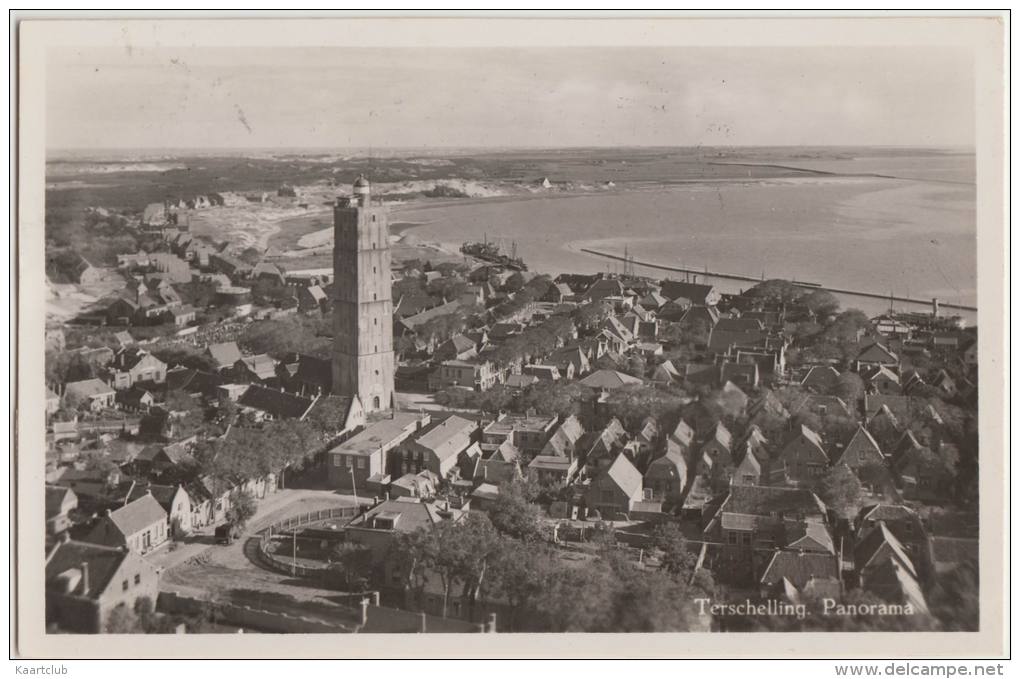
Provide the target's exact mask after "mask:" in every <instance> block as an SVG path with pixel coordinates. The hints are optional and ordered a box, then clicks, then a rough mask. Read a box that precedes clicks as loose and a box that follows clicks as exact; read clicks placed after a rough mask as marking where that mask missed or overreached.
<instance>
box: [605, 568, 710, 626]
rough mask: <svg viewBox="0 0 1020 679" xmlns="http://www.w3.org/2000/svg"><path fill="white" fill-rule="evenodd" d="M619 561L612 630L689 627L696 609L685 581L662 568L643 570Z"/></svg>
mask: <svg viewBox="0 0 1020 679" xmlns="http://www.w3.org/2000/svg"><path fill="white" fill-rule="evenodd" d="M617 563H618V564H619V565H618V566H617V567H616V570H617V573H616V582H617V586H616V591H615V592H614V594H615V596H614V597H613V621H612V624H611V627H610V630H611V631H614V632H687V631H689V630H690V627H691V625H690V622H691V620H692V619H693V617H694V613H695V610H694V605H693V601H692V598H691V597H690V595H689V590H688V587H687V586H686V584H685V583H682V582H681V581H679V580H678V579H676V578H674V577H670V576H669V575H667V574H666V573H663V572H662V571H647V570H640V569H638V568H636V567H635V566H634V565H633V564H631V563H627V562H623V561H622V560H621V561H618V562H617ZM610 630H605V631H610Z"/></svg>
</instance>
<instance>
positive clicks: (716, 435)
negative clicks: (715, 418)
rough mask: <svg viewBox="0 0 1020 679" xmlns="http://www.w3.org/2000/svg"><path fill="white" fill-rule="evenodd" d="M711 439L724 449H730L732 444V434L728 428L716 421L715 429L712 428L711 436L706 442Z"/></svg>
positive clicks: (709, 441)
mask: <svg viewBox="0 0 1020 679" xmlns="http://www.w3.org/2000/svg"><path fill="white" fill-rule="evenodd" d="M712 441H716V442H718V443H719V444H720V445H722V446H723V447H724V448H725V449H726V450H730V449H731V447H732V445H733V435H732V434H731V433H730V430H729V429H727V428H726V425H725V424H723V423H722V422H717V423H716V425H715V430H713V432H712V436H711V438H709V440H708V441H706V444H708V443H711V442H712Z"/></svg>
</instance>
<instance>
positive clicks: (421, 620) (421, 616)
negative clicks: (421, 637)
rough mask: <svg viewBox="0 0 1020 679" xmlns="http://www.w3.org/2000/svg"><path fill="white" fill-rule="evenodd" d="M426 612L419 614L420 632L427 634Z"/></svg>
mask: <svg viewBox="0 0 1020 679" xmlns="http://www.w3.org/2000/svg"><path fill="white" fill-rule="evenodd" d="M425 631H426V629H425V611H422V612H420V613H419V614H418V632H420V633H421V634H425Z"/></svg>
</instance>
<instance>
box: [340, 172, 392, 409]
mask: <svg viewBox="0 0 1020 679" xmlns="http://www.w3.org/2000/svg"><path fill="white" fill-rule="evenodd" d="M333 281H334V296H333V332H334V340H333V391H334V392H335V393H337V394H341V395H357V396H358V399H359V400H360V401H361V404H362V407H363V408H364V409H365V412H375V411H379V410H385V409H388V408H391V407H392V406H393V372H394V365H393V361H394V359H393V302H392V299H391V287H392V286H391V281H390V230H389V224H388V210H387V209H386V207H384V206H383V205H380V204H376V203H373V201H372V194H371V186H370V184H369V182H368V180H367V179H365V177H364V176H360V177H358V178H357V180H355V182H354V196H353V197H352V198H338V199H337V202H336V206H335V207H334V208H333Z"/></svg>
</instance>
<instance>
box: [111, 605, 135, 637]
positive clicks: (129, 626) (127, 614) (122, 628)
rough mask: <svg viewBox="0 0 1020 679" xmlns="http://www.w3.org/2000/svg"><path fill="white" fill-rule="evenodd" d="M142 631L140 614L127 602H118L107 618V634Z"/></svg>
mask: <svg viewBox="0 0 1020 679" xmlns="http://www.w3.org/2000/svg"><path fill="white" fill-rule="evenodd" d="M142 632H143V630H142V626H141V624H140V623H139V621H138V616H137V615H135V612H134V611H132V610H131V609H130V608H129V607H128V606H127V604H125V603H120V604H117V606H116V607H115V608H114V609H113V610H111V611H110V614H109V615H108V616H107V618H106V633H107V634H141V633H142Z"/></svg>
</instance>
